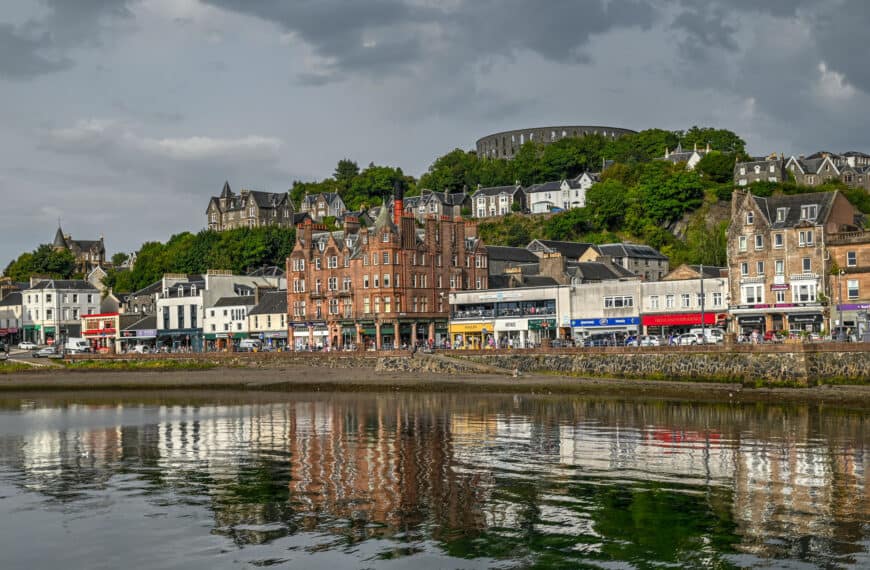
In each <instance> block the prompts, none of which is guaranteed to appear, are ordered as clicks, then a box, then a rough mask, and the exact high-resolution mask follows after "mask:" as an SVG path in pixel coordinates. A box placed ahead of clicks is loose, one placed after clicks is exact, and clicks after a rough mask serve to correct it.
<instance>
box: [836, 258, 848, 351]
mask: <svg viewBox="0 0 870 570" xmlns="http://www.w3.org/2000/svg"><path fill="white" fill-rule="evenodd" d="M845 274H846V270H845V269H840V270H839V271H838V272H837V314H838V315H839V316H838V318H837V326H839V327H840V328H839V332H838V333H837V340H840V335H843V336H845V334H846V333H845V332H844V329H843V282H842V280H841V277H842V276H843V275H845Z"/></svg>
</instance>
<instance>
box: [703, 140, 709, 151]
mask: <svg viewBox="0 0 870 570" xmlns="http://www.w3.org/2000/svg"><path fill="white" fill-rule="evenodd" d="M704 152H710V141H707V150H705V151H704Z"/></svg>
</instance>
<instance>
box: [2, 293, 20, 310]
mask: <svg viewBox="0 0 870 570" xmlns="http://www.w3.org/2000/svg"><path fill="white" fill-rule="evenodd" d="M20 304H21V292H20V291H15V292H14V293H9V294H8V295H6V296H5V297H3V298H2V299H0V307H14V306H16V305H20Z"/></svg>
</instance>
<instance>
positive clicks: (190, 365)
mask: <svg viewBox="0 0 870 570" xmlns="http://www.w3.org/2000/svg"><path fill="white" fill-rule="evenodd" d="M63 365H64V366H65V367H66V368H68V369H69V370H211V369H212V368H217V364H215V363H213V362H205V361H201V360H200V361H189V360H72V361H63Z"/></svg>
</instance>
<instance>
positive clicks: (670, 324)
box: [640, 312, 728, 336]
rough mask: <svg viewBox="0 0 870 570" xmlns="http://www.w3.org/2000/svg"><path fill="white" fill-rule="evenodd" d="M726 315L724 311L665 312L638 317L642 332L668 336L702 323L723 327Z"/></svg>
mask: <svg viewBox="0 0 870 570" xmlns="http://www.w3.org/2000/svg"><path fill="white" fill-rule="evenodd" d="M727 318H728V315H727V314H725V313H714V312H704V317H703V319H702V318H701V313H700V312H695V313H666V314H660V315H642V316H641V318H640V322H641V325H643V331H644V334H648V335H653V336H668V335H671V334H682V333H687V332H689V330H690V329H693V328H698V327H700V326H701V324H702V323H703V324H704V326H705V327H724V326H725V322H726V320H727Z"/></svg>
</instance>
